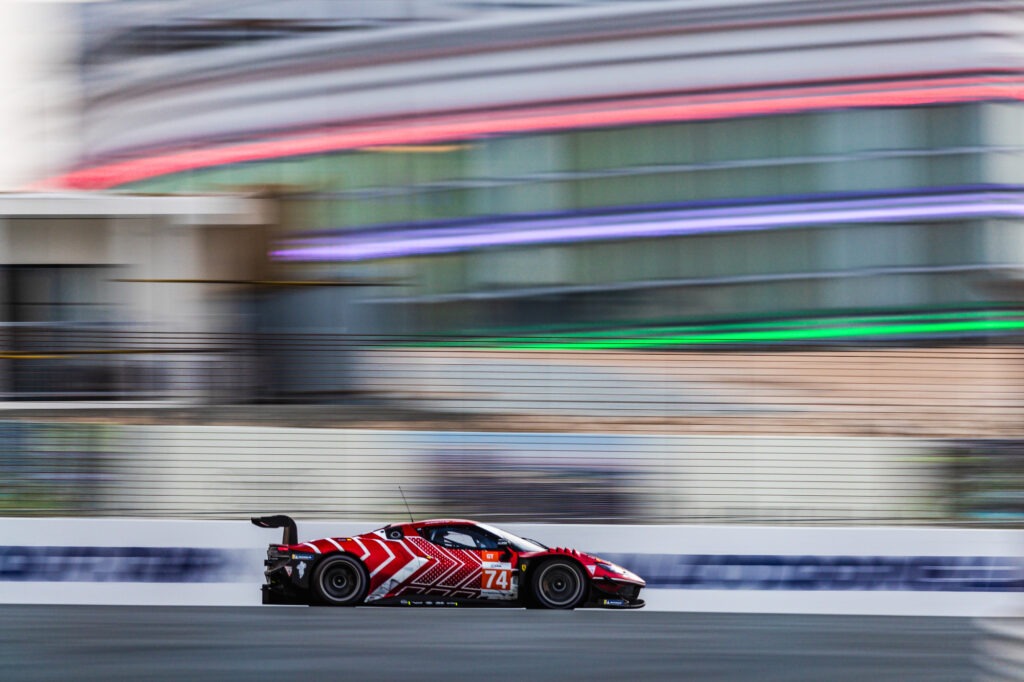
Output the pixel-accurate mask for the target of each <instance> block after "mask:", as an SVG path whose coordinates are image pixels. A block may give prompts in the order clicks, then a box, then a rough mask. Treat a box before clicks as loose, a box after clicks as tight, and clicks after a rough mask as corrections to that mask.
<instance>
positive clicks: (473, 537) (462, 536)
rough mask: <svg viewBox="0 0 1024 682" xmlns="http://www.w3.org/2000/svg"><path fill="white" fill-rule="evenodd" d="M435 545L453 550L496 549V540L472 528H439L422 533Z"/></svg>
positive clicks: (428, 529) (425, 530)
mask: <svg viewBox="0 0 1024 682" xmlns="http://www.w3.org/2000/svg"><path fill="white" fill-rule="evenodd" d="M420 533H421V535H424V536H425V537H426V538H427V539H428V540H430V541H431V542H433V543H434V544H435V545H441V546H442V547H449V548H452V549H495V548H496V547H497V546H498V545H497V542H496V539H495V538H493V537H491V536H490V534H489V533H485V532H483V531H482V530H480V529H479V528H473V527H472V526H439V527H437V528H426V529H424V530H422V531H420Z"/></svg>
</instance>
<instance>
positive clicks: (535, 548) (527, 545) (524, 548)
mask: <svg viewBox="0 0 1024 682" xmlns="http://www.w3.org/2000/svg"><path fill="white" fill-rule="evenodd" d="M476 525H477V526H479V527H480V528H483V529H484V530H486V531H488V532H490V533H494V534H495V535H497V536H498V537H499V538H505V539H506V540H508V541H509V542H510V543H512V546H513V547H515V549H516V551H517V552H543V551H544V550H545V549H547V547H545V546H544V545H542V544H540V543H539V542H537V541H536V540H527V539H526V538H521V537H519V536H518V535H513V534H512V533H509V532H508V531H507V530H502V529H500V528H495V527H494V526H488V525H487V524H486V523H478V524H476Z"/></svg>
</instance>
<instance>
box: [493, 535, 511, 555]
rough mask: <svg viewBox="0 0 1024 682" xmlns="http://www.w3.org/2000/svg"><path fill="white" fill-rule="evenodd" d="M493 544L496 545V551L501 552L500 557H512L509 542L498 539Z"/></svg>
mask: <svg viewBox="0 0 1024 682" xmlns="http://www.w3.org/2000/svg"><path fill="white" fill-rule="evenodd" d="M495 544H496V545H497V547H498V549H500V550H501V554H502V556H512V543H511V542H509V541H508V540H506V539H505V538H498V541H497V542H496V543H495Z"/></svg>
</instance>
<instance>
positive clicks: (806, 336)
mask: <svg viewBox="0 0 1024 682" xmlns="http://www.w3.org/2000/svg"><path fill="white" fill-rule="evenodd" d="M1018 329H1024V319H1012V320H978V321H963V322H931V323H920V324H879V325H867V326H856V327H830V328H815V329H777V330H764V331H746V332H743V331H738V332H734V333H727V334H715V333H710V334H709V333H697V334H691V335H676V336H657V337H645V338H628V339H607V340H593V341H575V342H566V341H556V342H543V341H542V342H538V343H531V342H529V341H526V340H522V339H521V340H520V342H519V343H515V344H506V345H503V346H500V349H501V350H518V349H534V350H610V349H617V348H654V347H664V346H692V345H720V344H743V343H766V342H773V341H815V340H825V339H852V338H883V337H887V336H916V335H922V334H951V333H963V332H975V333H977V332H999V331H1010V330H1018ZM488 345H490V344H488Z"/></svg>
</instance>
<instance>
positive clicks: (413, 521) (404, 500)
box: [398, 486, 416, 523]
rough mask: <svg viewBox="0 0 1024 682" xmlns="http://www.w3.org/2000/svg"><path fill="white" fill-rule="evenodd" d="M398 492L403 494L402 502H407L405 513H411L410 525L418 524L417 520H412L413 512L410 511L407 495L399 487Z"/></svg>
mask: <svg viewBox="0 0 1024 682" xmlns="http://www.w3.org/2000/svg"><path fill="white" fill-rule="evenodd" d="M398 492H400V493H402V502H405V511H407V512H409V523H416V521H415V519H413V518H412V510H411V509H409V501H408V500H406V499H405V493H404V492H402V486H398Z"/></svg>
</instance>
